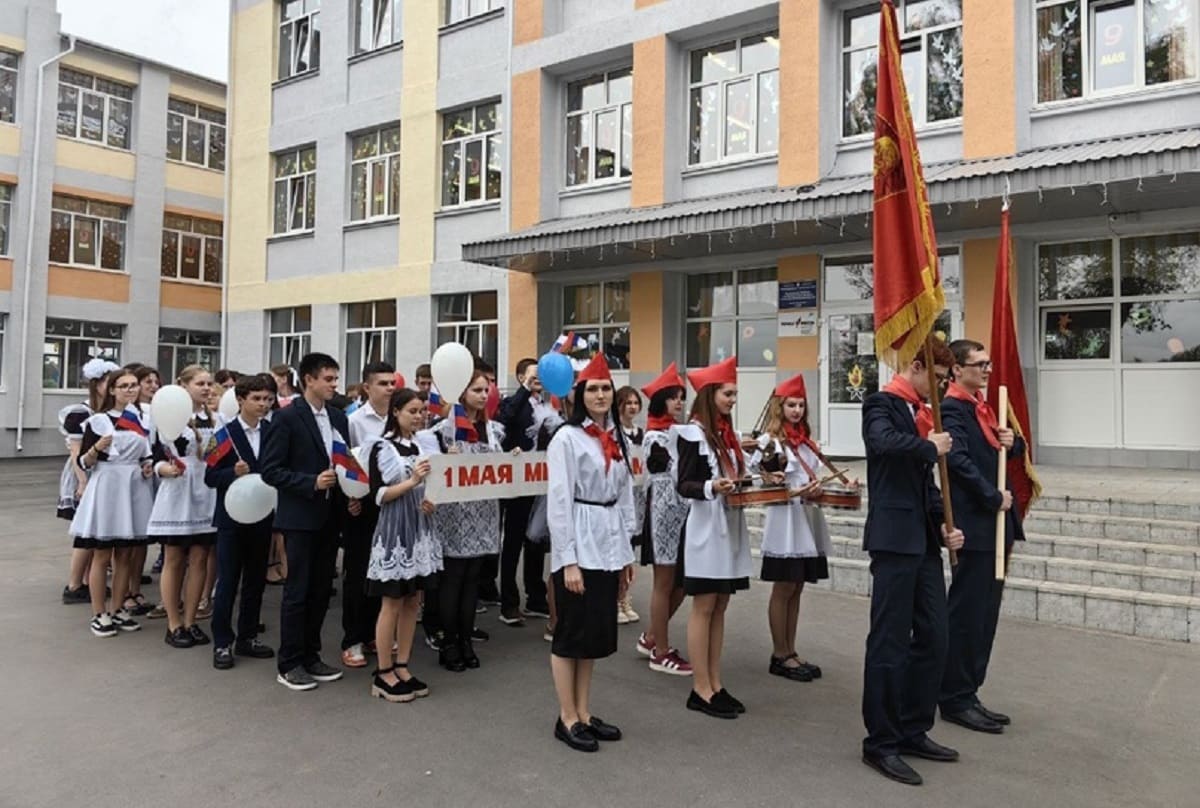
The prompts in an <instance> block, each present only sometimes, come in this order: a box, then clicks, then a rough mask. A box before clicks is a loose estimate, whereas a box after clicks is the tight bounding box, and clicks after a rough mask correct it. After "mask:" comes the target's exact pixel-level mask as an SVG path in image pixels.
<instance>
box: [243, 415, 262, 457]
mask: <svg viewBox="0 0 1200 808" xmlns="http://www.w3.org/2000/svg"><path fill="white" fill-rule="evenodd" d="M237 420H238V425H240V426H241V428H242V431H243V432H245V433H246V443H249V444H250V450H251V451H252V452H254V456H255V457H258V447H259V445H260V441H261V440H262V421H259V422H258V424H256V425H255V426H250V425H249V424H247V423H246V421H245V420H244V419H243V418H242V416H240V415H239V416H238V419H237Z"/></svg>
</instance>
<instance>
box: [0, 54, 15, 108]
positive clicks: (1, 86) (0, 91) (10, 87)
mask: <svg viewBox="0 0 1200 808" xmlns="http://www.w3.org/2000/svg"><path fill="white" fill-rule="evenodd" d="M18 58H19V57H18V56H17V54H15V53H13V52H11V51H6V50H0V123H12V122H13V121H15V120H16V119H17V60H18Z"/></svg>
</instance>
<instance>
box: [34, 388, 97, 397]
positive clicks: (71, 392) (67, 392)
mask: <svg viewBox="0 0 1200 808" xmlns="http://www.w3.org/2000/svg"><path fill="white" fill-rule="evenodd" d="M81 393H82V394H83V395H87V388H86V387H43V388H42V395H47V396H77V395H79V394H81Z"/></svg>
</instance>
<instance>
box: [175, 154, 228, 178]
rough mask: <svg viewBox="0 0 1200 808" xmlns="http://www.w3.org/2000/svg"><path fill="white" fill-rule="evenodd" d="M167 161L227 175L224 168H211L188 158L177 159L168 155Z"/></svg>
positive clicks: (176, 164)
mask: <svg viewBox="0 0 1200 808" xmlns="http://www.w3.org/2000/svg"><path fill="white" fill-rule="evenodd" d="M166 161H167V162H168V163H170V164H171V165H175V166H186V167H187V168H194V169H197V170H199V171H209V172H212V173H213V174H220V175H222V176H224V175H225V171H224V170H223V169H220V168H211V167H209V166H198V165H196V164H195V163H189V162H188V161H187V160H176V159H175V158H174V157H168V158H166Z"/></svg>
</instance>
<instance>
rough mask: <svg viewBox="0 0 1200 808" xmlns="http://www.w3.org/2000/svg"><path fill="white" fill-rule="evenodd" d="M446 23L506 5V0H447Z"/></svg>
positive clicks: (485, 12)
mask: <svg viewBox="0 0 1200 808" xmlns="http://www.w3.org/2000/svg"><path fill="white" fill-rule="evenodd" d="M445 4H446V25H452V24H453V23H456V22H459V21H461V20H465V19H467V18H469V17H478V16H479V15H480V14H487V13H488V12H489V11H495V10H496V9H498V8H503V7H504V0H445Z"/></svg>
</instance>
